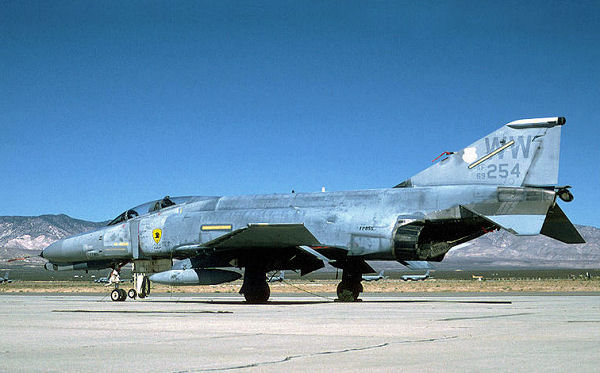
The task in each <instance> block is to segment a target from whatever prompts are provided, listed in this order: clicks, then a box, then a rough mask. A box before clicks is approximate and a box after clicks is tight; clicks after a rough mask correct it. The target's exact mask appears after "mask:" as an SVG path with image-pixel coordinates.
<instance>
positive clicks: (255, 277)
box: [240, 267, 271, 304]
mask: <svg viewBox="0 0 600 373" xmlns="http://www.w3.org/2000/svg"><path fill="white" fill-rule="evenodd" d="M240 294H244V298H245V299H246V302H248V303H253V304H259V303H266V302H267V301H268V300H269V296H271V289H270V288H269V284H268V283H267V277H266V271H264V270H262V269H261V268H257V267H246V270H245V271H244V283H243V284H242V288H241V289H240Z"/></svg>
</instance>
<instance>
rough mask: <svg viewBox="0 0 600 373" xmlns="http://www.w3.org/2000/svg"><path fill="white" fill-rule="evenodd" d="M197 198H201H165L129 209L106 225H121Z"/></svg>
mask: <svg viewBox="0 0 600 373" xmlns="http://www.w3.org/2000/svg"><path fill="white" fill-rule="evenodd" d="M197 198H201V197H192V196H187V197H173V198H171V197H169V196H165V197H163V198H162V199H159V200H156V201H150V202H146V203H143V204H141V205H139V206H136V207H134V208H132V209H129V210H127V211H125V212H123V213H122V214H121V215H119V216H117V217H116V218H114V219H113V220H111V221H110V223H108V225H117V224H121V223H124V222H126V221H127V220H129V219H133V218H135V217H138V216H141V215H146V214H149V213H154V212H157V211H160V210H162V209H165V208H167V207H171V206H176V205H180V204H183V203H186V202H189V201H191V200H193V199H197Z"/></svg>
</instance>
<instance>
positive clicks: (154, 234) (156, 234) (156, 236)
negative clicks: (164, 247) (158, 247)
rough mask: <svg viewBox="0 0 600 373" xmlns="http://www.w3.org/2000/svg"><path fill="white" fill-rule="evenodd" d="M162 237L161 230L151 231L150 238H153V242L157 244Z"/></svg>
mask: <svg viewBox="0 0 600 373" xmlns="http://www.w3.org/2000/svg"><path fill="white" fill-rule="evenodd" d="M161 237H162V229H160V228H156V229H155V230H153V231H152V238H154V242H156V243H159V242H160V238H161Z"/></svg>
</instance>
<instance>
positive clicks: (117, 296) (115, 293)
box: [110, 289, 121, 302]
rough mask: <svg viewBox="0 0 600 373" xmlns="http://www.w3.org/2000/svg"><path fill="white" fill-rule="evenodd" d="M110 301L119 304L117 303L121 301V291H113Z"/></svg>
mask: <svg viewBox="0 0 600 373" xmlns="http://www.w3.org/2000/svg"><path fill="white" fill-rule="evenodd" d="M110 299H111V300H112V301H113V302H117V301H119V300H121V293H120V292H119V289H114V290H113V291H111V292H110Z"/></svg>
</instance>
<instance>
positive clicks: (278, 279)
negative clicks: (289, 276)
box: [267, 271, 285, 282]
mask: <svg viewBox="0 0 600 373" xmlns="http://www.w3.org/2000/svg"><path fill="white" fill-rule="evenodd" d="M283 280H285V271H280V272H279V276H272V277H267V282H283Z"/></svg>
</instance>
